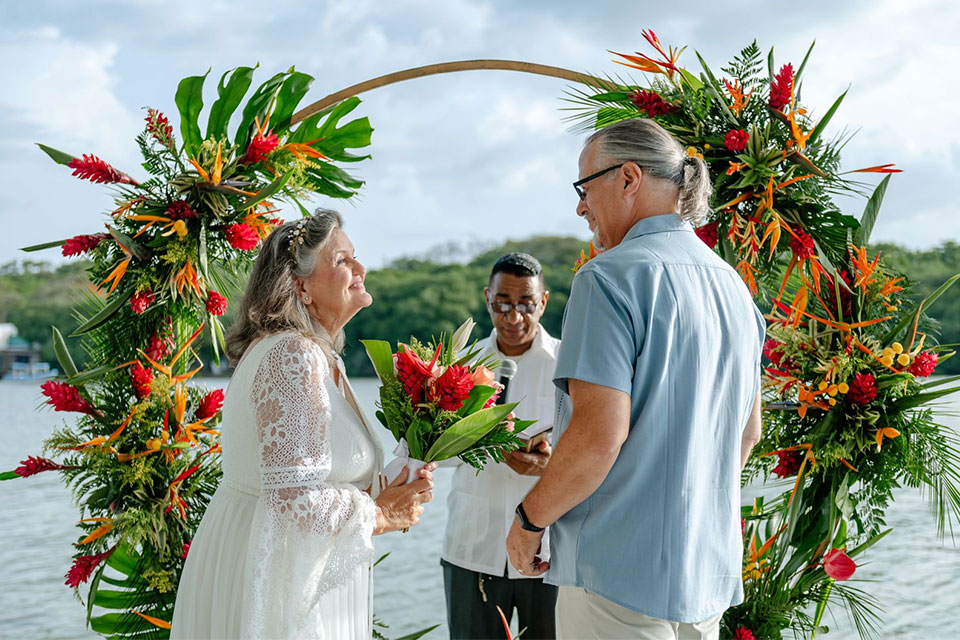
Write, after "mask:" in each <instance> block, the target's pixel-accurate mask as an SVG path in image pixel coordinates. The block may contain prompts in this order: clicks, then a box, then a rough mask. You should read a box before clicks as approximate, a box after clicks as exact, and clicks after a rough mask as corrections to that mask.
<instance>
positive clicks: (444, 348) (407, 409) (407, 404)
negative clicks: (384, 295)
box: [361, 318, 535, 481]
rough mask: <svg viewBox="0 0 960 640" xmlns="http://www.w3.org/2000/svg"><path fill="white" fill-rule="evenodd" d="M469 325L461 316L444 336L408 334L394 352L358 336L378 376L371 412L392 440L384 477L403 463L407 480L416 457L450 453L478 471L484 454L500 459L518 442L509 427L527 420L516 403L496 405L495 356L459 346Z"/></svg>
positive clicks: (432, 458)
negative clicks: (517, 411)
mask: <svg viewBox="0 0 960 640" xmlns="http://www.w3.org/2000/svg"><path fill="white" fill-rule="evenodd" d="M473 327H474V322H473V320H472V319H469V318H468V319H467V320H466V321H465V322H464V323H463V324H462V325H460V327H459V328H458V329H457V330H456V331H454V332H453V333H452V334H450V335H446V334H441V335H440V339H439V340H436V341H431V342H427V343H423V342H421V341H420V340H418V339H416V338H411V339H410V344H402V343H401V344H398V345H397V351H396V352H394V351H393V350H392V349H391V347H390V343H388V342H386V341H383V340H362V341H361V342H362V343H363V345H364V346H365V347H366V349H367V355H368V356H369V357H370V361H371V362H372V363H373V366H374V368H375V369H376V371H377V376H378V377H379V378H380V384H381V386H380V401H379V404H378V406H379V410H378V411H377V414H376V415H377V419H378V420H380V422H381V424H383V426H384V427H386V428H387V429H388V430H389V431H390V433H391V434H393V437H394V438H395V439H396V440H397V448H396V450H395V451H394V454H395V455H396V456H397V458H396V459H395V460H393V461H392V462H391V463H390V464H388V465H387V468H386V469H385V470H384V475H385V476H386V477H387V479H388V480H391V481H392V479H393V478H395V477H396V476H397V474H399V473H400V472H401V470H402V469H403V467H405V466H406V467H408V468H409V469H410V479H411V481H412V480H415V479H416V475H415V472H416V470H418V469H420V468H421V467H422V466H423V465H424V464H426V463H428V462H438V461H440V460H447V459H450V458H455V457H459V458H460V459H461V460H463V461H464V462H465V463H467V464H469V465H470V466H472V467H474V468H476V469H477V471H478V472H479V471H480V470H481V469H483V466H484V464H485V463H486V461H487V458H488V457H489V458H492V459H493V460H494V461H495V462H503V460H504V453H505V452H509V451H514V450H516V449H519V448H520V447H521V446H522V445H523V442H522V441H521V440H520V438H518V437H517V435H516V434H517V433H520V432H521V431H523V430H524V429H526V428H527V427H529V426H530V425H532V424H533V423H534V422H535V420H518V419H516V417H515V416H514V415H513V409H514V408H515V407H516V406H517V405H516V403H511V404H496V402H497V400H498V398H499V394H500V391H501V390H502V386H501V385H500V384H499V383H497V382H496V381H495V380H494V375H493V371H492V370H491V369H494V368H496V367H497V365H498V363H496V362H494V361H493V360H492V358H491V357H484V358H478V356H479V355H480V350H479V349H477V348H476V342H474V343H473V344H472V345H470V347H469V348H468V347H467V342H468V340H469V337H470V333H471V332H472V331H473ZM488 365H489V366H488Z"/></svg>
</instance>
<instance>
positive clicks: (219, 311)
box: [207, 289, 227, 316]
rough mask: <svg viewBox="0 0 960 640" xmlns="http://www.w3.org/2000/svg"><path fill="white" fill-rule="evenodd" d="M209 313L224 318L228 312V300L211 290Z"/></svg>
mask: <svg viewBox="0 0 960 640" xmlns="http://www.w3.org/2000/svg"><path fill="white" fill-rule="evenodd" d="M207 312H208V313H210V314H212V315H215V316H222V315H223V314H225V313H226V312H227V299H226V298H224V297H223V296H222V295H220V294H219V293H217V292H216V291H214V290H213V289H211V290H210V291H209V293H207Z"/></svg>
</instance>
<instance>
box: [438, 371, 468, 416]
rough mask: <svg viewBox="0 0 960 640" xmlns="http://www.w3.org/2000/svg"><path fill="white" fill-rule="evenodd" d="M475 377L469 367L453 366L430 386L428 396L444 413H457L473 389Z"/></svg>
mask: <svg viewBox="0 0 960 640" xmlns="http://www.w3.org/2000/svg"><path fill="white" fill-rule="evenodd" d="M472 377H473V375H472V374H471V372H470V368H469V367H461V366H459V365H455V364H452V365H450V366H449V367H447V370H446V371H444V372H443V374H442V375H441V376H440V377H439V378H437V379H436V380H435V381H434V382H433V384H431V385H430V387H429V389H428V391H427V394H428V396H429V399H430V402H433V403H435V404H436V405H437V407H439V408H440V409H443V410H444V411H456V410H457V409H459V408H460V407H462V406H463V402H464V400H466V399H467V396H469V395H470V390H471V389H473V386H474V385H473V379H472Z"/></svg>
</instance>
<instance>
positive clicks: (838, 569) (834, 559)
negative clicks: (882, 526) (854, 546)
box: [823, 549, 857, 580]
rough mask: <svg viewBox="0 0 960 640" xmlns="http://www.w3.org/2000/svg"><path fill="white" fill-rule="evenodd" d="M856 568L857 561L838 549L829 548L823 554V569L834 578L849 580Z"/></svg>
mask: <svg viewBox="0 0 960 640" xmlns="http://www.w3.org/2000/svg"><path fill="white" fill-rule="evenodd" d="M856 570H857V563H855V562H854V561H853V560H852V559H851V558H850V556H848V555H847V554H846V553H844V552H843V551H841V550H840V549H831V550H830V551H828V552H827V555H825V556H823V571H824V573H826V574H827V575H828V576H830V577H831V578H833V579H834V580H849V579H850V577H851V576H852V575H853V572H854V571H856Z"/></svg>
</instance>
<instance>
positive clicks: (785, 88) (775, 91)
mask: <svg viewBox="0 0 960 640" xmlns="http://www.w3.org/2000/svg"><path fill="white" fill-rule="evenodd" d="M791 99H793V65H792V64H785V65H783V66H782V67H780V72H779V73H778V74H777V75H776V76H774V78H773V82H771V83H770V100H769V101H768V102H767V104H768V105H770V108H771V109H776V110H777V111H783V108H784V107H785V106H787V105H788V104H790V100H791Z"/></svg>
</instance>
